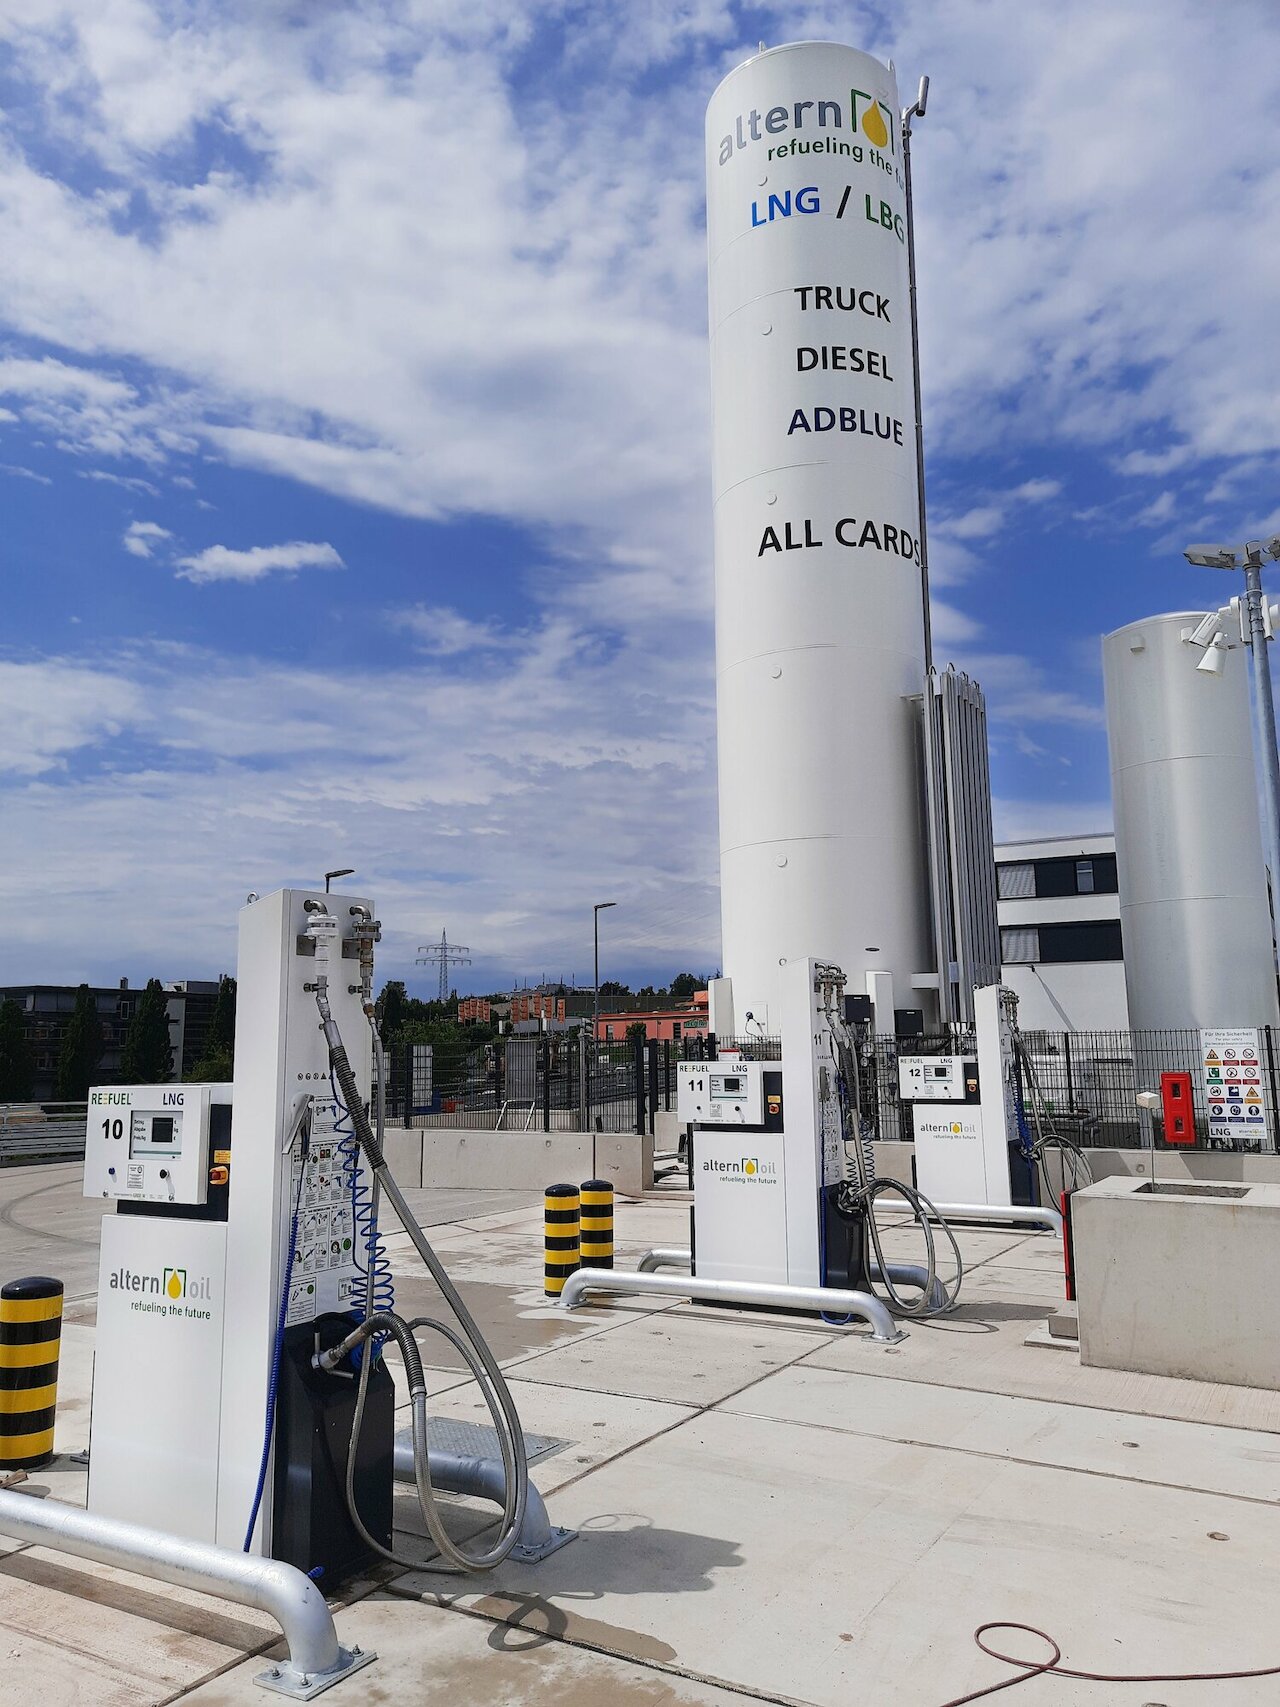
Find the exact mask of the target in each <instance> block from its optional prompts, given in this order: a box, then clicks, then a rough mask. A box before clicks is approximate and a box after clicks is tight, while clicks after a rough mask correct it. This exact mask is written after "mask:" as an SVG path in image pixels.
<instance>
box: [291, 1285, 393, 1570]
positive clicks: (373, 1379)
mask: <svg viewBox="0 0 1280 1707" xmlns="http://www.w3.org/2000/svg"><path fill="white" fill-rule="evenodd" d="M351 1327H352V1319H351V1317H350V1316H321V1317H319V1318H318V1319H317V1320H316V1321H314V1322H307V1323H305V1324H302V1325H301V1326H299V1327H296V1328H290V1329H288V1331H287V1333H286V1335H285V1342H284V1349H283V1351H282V1353H281V1358H280V1385H279V1388H278V1391H277V1395H276V1473H275V1511H274V1520H273V1524H272V1546H271V1554H272V1557H273V1558H275V1559H283V1560H284V1561H285V1562H286V1563H287V1564H290V1565H296V1566H297V1567H298V1569H299V1570H300V1571H304V1572H310V1571H312V1570H314V1569H315V1568H316V1566H317V1565H318V1566H320V1567H321V1569H322V1573H323V1574H322V1575H321V1576H320V1577H319V1578H318V1579H317V1580H318V1582H319V1585H320V1589H321V1592H322V1593H324V1594H330V1593H332V1591H333V1590H334V1589H335V1588H336V1587H337V1585H338V1584H339V1583H341V1582H342V1581H344V1580H345V1579H346V1578H347V1577H349V1576H352V1575H354V1574H355V1573H356V1572H357V1571H359V1570H362V1569H363V1568H364V1567H365V1566H367V1565H371V1564H374V1563H376V1562H377V1559H378V1555H377V1554H376V1553H375V1552H373V1550H372V1549H371V1548H370V1547H368V1546H367V1545H366V1544H365V1542H364V1541H362V1540H361V1538H360V1536H359V1534H358V1533H357V1532H356V1529H355V1526H354V1524H353V1523H352V1521H351V1517H350V1514H349V1513H348V1511H347V1496H346V1479H347V1454H348V1452H349V1450H350V1447H351V1426H352V1423H353V1422H354V1421H355V1408H356V1386H357V1381H356V1379H355V1378H354V1377H352V1375H351V1374H350V1373H349V1371H348V1370H347V1369H346V1368H345V1367H344V1368H343V1369H341V1370H339V1371H335V1372H334V1373H332V1374H321V1373H320V1371H319V1370H316V1369H313V1368H312V1367H311V1359H312V1356H313V1354H314V1352H315V1350H316V1336H317V1335H319V1343H320V1349H321V1350H327V1349H328V1348H329V1347H330V1346H331V1345H336V1344H337V1343H338V1341H339V1340H340V1339H342V1338H343V1336H344V1335H345V1334H348V1333H350V1331H351ZM394 1458H395V1385H394V1383H393V1382H392V1379H391V1376H390V1375H389V1374H388V1372H387V1370H386V1367H385V1366H384V1364H383V1362H382V1359H381V1358H379V1359H378V1362H377V1366H376V1368H375V1369H374V1371H373V1373H372V1375H371V1376H370V1377H369V1393H368V1398H367V1399H366V1402H365V1408H364V1424H363V1426H362V1428H361V1431H360V1441H359V1445H358V1448H357V1454H356V1479H355V1497H356V1510H357V1511H358V1512H359V1513H360V1519H361V1522H362V1523H363V1524H364V1526H365V1528H366V1529H367V1530H368V1531H369V1533H370V1535H372V1536H373V1538H374V1540H375V1541H379V1542H381V1544H382V1545H383V1546H384V1547H390V1545H391V1513H392V1504H393V1500H394Z"/></svg>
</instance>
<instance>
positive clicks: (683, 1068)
mask: <svg viewBox="0 0 1280 1707" xmlns="http://www.w3.org/2000/svg"><path fill="white" fill-rule="evenodd" d="M771 1065H772V1066H773V1068H774V1070H775V1071H776V1070H777V1062H776V1061H775V1062H773V1063H771ZM677 1067H678V1075H679V1076H678V1079H677V1091H676V1109H677V1113H678V1116H679V1118H680V1119H681V1120H683V1121H692V1122H693V1124H694V1125H695V1126H763V1125H764V1069H765V1063H764V1062H763V1061H738V1060H734V1059H733V1058H732V1057H730V1056H727V1055H722V1056H721V1057H720V1059H719V1060H718V1061H681V1062H679V1063H678V1064H677Z"/></svg>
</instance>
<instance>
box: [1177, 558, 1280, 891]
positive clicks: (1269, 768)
mask: <svg viewBox="0 0 1280 1707" xmlns="http://www.w3.org/2000/svg"><path fill="white" fill-rule="evenodd" d="M1183 556H1184V557H1185V558H1186V560H1187V562H1188V563H1194V564H1195V565H1196V567H1197V568H1201V569H1243V570H1244V585H1245V612H1246V613H1247V625H1248V637H1247V642H1246V644H1247V645H1248V647H1249V650H1250V652H1252V654H1253V697H1254V700H1255V702H1256V704H1257V716H1258V744H1259V747H1260V748H1261V753H1260V757H1261V760H1262V798H1263V804H1264V806H1265V807H1266V816H1267V831H1266V835H1267V864H1268V866H1269V867H1270V871H1271V892H1272V918H1273V919H1274V918H1275V911H1276V909H1275V893H1276V885H1277V884H1278V883H1280V751H1278V750H1277V747H1276V707H1275V700H1274V698H1273V697H1272V692H1271V658H1270V655H1269V654H1268V652H1267V641H1268V640H1269V639H1270V638H1271V620H1270V612H1269V611H1268V610H1267V607H1266V599H1265V595H1264V594H1263V591H1262V560H1263V558H1264V557H1270V558H1271V560H1272V561H1273V562H1276V561H1280V534H1277V535H1275V536H1273V537H1272V538H1271V539H1268V540H1256V539H1251V540H1246V541H1245V543H1244V544H1243V545H1239V546H1232V545H1189V546H1188V547H1187V548H1186V550H1185V551H1184V552H1183ZM1242 626H1244V625H1243V624H1242ZM1219 649H1220V648H1219V643H1218V638H1217V636H1215V637H1214V639H1213V640H1212V641H1211V642H1210V643H1209V647H1208V649H1207V650H1206V652H1205V656H1204V658H1203V660H1202V661H1201V663H1200V665H1199V666H1198V667H1199V668H1201V669H1209V670H1213V671H1214V673H1215V674H1216V673H1218V671H1220V670H1221V668H1222V663H1223V662H1224V660H1222V659H1220V658H1218V657H1217V654H1218V652H1219ZM1211 658H1212V659H1214V660H1215V663H1216V669H1215V668H1214V665H1213V664H1210V662H1209V660H1210V659H1211Z"/></svg>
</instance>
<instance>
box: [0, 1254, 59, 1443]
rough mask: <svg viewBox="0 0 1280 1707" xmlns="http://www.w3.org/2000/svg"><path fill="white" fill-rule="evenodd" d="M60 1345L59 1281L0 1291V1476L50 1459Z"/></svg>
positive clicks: (13, 1284) (38, 1278) (34, 1279)
mask: <svg viewBox="0 0 1280 1707" xmlns="http://www.w3.org/2000/svg"><path fill="white" fill-rule="evenodd" d="M61 1343H62V1282H61V1281H60V1280H50V1279H49V1278H48V1277H47V1276H46V1275H32V1276H31V1277H30V1278H29V1279H27V1280H11V1281H9V1282H8V1284H7V1285H5V1286H0V1472H3V1471H6V1470H33V1469H35V1468H36V1467H37V1466H38V1465H40V1464H47V1463H48V1462H49V1460H50V1459H51V1458H52V1457H53V1417H54V1410H55V1407H56V1404H57V1398H58V1351H59V1347H60V1346H61Z"/></svg>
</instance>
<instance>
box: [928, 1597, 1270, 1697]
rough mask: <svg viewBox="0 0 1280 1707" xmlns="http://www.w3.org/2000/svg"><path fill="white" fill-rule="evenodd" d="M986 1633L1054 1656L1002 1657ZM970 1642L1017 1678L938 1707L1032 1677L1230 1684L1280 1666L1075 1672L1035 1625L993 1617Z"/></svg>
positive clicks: (991, 1684)
mask: <svg viewBox="0 0 1280 1707" xmlns="http://www.w3.org/2000/svg"><path fill="white" fill-rule="evenodd" d="M988 1630H1021V1631H1023V1632H1024V1634H1026V1635H1028V1636H1038V1637H1039V1638H1040V1640H1041V1641H1042V1642H1047V1643H1048V1645H1049V1647H1051V1648H1052V1649H1053V1656H1052V1658H1051V1659H1048V1660H1045V1661H1044V1662H1043V1664H1040V1665H1033V1664H1032V1663H1031V1661H1029V1660H1020V1659H1018V1658H1016V1657H1015V1656H1014V1655H1013V1654H1002V1653H1001V1652H1000V1650H999V1648H993V1647H991V1646H990V1645H989V1644H988V1643H987V1642H984V1641H983V1639H982V1638H983V1637H984V1636H985V1635H986V1633H987V1631H988ZM973 1639H974V1641H975V1642H976V1643H977V1644H978V1646H979V1647H980V1648H981V1649H982V1651H983V1653H984V1654H990V1656H991V1658H992V1659H993V1660H999V1661H1001V1663H1002V1664H1004V1665H1009V1666H1021V1667H1022V1671H1021V1672H1020V1674H1019V1675H1018V1676H1017V1677H1006V1678H1005V1680H1004V1681H1003V1683H990V1684H988V1685H987V1687H986V1688H985V1689H975V1690H973V1691H972V1693H971V1694H969V1695H953V1696H952V1697H951V1699H950V1701H943V1702H942V1703H941V1704H940V1707H964V1704H965V1702H967V1701H981V1700H982V1699H983V1697H984V1696H986V1695H995V1694H996V1693H997V1692H998V1691H999V1690H1001V1689H1012V1688H1013V1687H1014V1685H1015V1684H1019V1683H1027V1682H1029V1680H1030V1679H1031V1678H1033V1677H1045V1676H1052V1677H1074V1678H1078V1679H1079V1680H1080V1681H1081V1682H1084V1683H1231V1682H1233V1681H1235V1680H1236V1679H1239V1678H1247V1677H1280V1665H1274V1666H1258V1667H1256V1668H1255V1669H1254V1670H1252V1671H1152V1672H1114V1671H1076V1670H1075V1669H1074V1668H1073V1667H1071V1666H1064V1665H1059V1663H1058V1662H1059V1660H1061V1658H1062V1649H1061V1648H1060V1647H1059V1646H1058V1644H1057V1643H1056V1642H1055V1641H1054V1639H1053V1637H1052V1636H1050V1635H1047V1634H1046V1633H1045V1632H1044V1631H1043V1630H1037V1629H1036V1627H1035V1625H1034V1624H1016V1623H1014V1622H1013V1621H1012V1620H1011V1619H1008V1618H994V1619H992V1621H991V1623H990V1624H979V1626H978V1628H977V1629H976V1630H975V1631H974V1633H973Z"/></svg>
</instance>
